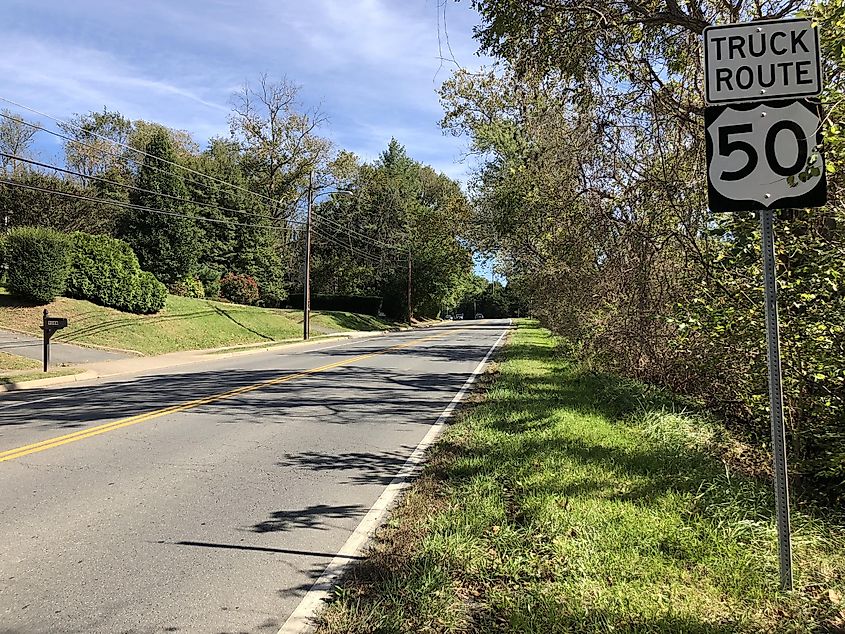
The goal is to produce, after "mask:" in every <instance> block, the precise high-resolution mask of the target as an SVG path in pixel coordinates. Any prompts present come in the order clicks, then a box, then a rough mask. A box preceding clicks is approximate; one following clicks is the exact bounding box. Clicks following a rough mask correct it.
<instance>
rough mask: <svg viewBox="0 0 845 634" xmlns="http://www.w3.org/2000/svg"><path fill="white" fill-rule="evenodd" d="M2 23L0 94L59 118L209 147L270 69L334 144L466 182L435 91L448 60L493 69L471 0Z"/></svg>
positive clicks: (270, 4)
mask: <svg viewBox="0 0 845 634" xmlns="http://www.w3.org/2000/svg"><path fill="white" fill-rule="evenodd" d="M443 2H446V4H445V6H444V5H443V4H442V3H443ZM444 9H445V22H444ZM3 13H4V20H3V21H2V22H0V38H2V41H3V45H4V46H3V48H4V54H3V55H2V56H0V76H2V77H3V82H2V87H1V88H0V96H2V97H6V98H8V99H12V100H14V101H17V102H19V103H21V104H24V105H26V106H29V107H32V108H35V109H38V110H41V111H43V112H45V113H47V114H50V115H52V116H55V117H59V118H67V117H69V116H70V115H71V114H73V113H75V112H88V111H91V110H100V109H102V108H103V107H104V106H105V107H108V108H109V109H112V110H118V111H120V112H121V113H122V114H123V115H125V116H127V117H129V118H131V119H145V120H148V121H156V122H159V123H163V124H165V125H168V126H170V127H173V128H178V129H183V130H187V131H189V132H190V133H191V134H192V135H193V137H194V139H195V140H196V141H197V142H198V143H200V145H203V144H204V143H205V142H206V141H207V140H208V139H209V138H210V137H211V136H214V135H226V134H227V133H228V126H227V122H226V117H227V114H228V112H229V110H230V103H231V96H232V93H233V92H235V91H236V90H238V88H239V87H241V86H242V85H243V83H244V81H247V80H253V81H254V80H255V79H256V78H257V77H258V76H259V75H260V74H261V73H267V74H268V76H269V77H270V78H281V77H286V78H287V79H288V80H289V81H292V82H294V83H296V84H298V85H299V86H301V93H300V95H301V98H302V101H303V105H304V106H305V108H313V107H315V106H319V107H320V109H321V110H322V112H323V113H325V115H326V116H327V118H328V121H327V124H326V125H325V126H324V127H323V128H322V130H320V133H321V134H322V135H323V136H327V137H329V138H330V139H332V140H333V141H334V142H335V144H336V145H337V146H338V147H342V148H344V149H347V150H351V151H353V152H355V153H356V154H358V155H359V156H360V157H362V158H363V159H364V160H372V159H374V158H376V157H377V156H378V154H379V153H380V152H381V151H382V150H383V149H384V148H385V147H386V146H387V143H388V141H389V140H390V138H391V136H395V137H396V138H397V139H398V140H399V141H400V142H401V143H403V144H404V145H405V147H406V149H407V151H408V153H409V154H410V155H411V156H412V157H413V158H415V159H417V160H419V161H422V162H424V163H428V164H430V165H432V166H433V167H435V168H436V169H438V170H440V171H443V172H445V173H446V174H448V175H449V176H451V177H453V178H457V179H458V180H461V181H465V180H466V175H467V173H468V167H467V166H466V165H464V164H462V163H461V162H460V161H461V158H462V156H463V152H464V149H465V145H464V141H462V140H461V139H456V138H454V137H451V136H446V135H443V133H442V132H441V130H440V128H439V120H440V118H441V116H442V109H441V106H440V104H439V101H438V97H437V93H436V90H437V88H438V87H439V86H440V84H441V83H442V82H443V81H445V80H446V79H448V78H449V76H450V74H451V72H452V70H453V69H454V68H455V64H454V63H452V62H445V61H441V59H440V57H441V54H442V56H443V57H450V58H451V57H452V56H454V59H455V60H457V61H458V62H459V63H460V64H461V65H462V66H464V67H466V68H470V69H473V68H478V67H479V66H480V65H481V64H482V63H485V62H487V61H489V60H485V59H483V58H480V57H478V56H477V55H476V49H477V46H476V43H475V41H474V40H473V39H472V28H473V26H475V25H476V24H477V23H478V21H479V19H478V15H477V14H476V13H475V12H474V11H473V10H472V9H471V8H470V7H469V2H468V0H465V1H463V2H457V3H456V2H452V1H451V0H308V1H294V0H249V1H242V0H203V1H199V0H170V1H164V0H143V1H141V2H121V1H108V0H99V1H95V0H72V1H65V2H56V1H48V0H5V2H4V11H3ZM447 33H448V38H447ZM447 39H448V46H449V47H450V48H451V50H449V48H447ZM0 106H3V107H8V104H3V103H0ZM11 109H13V110H15V108H11ZM35 118H37V117H35ZM42 123H44V124H47V123H49V122H48V121H44V120H42ZM42 136H43V138H42V139H39V140H38V148H39V150H40V153H41V154H42V156H43V158H46V159H48V160H55V159H58V158H59V157H60V155H61V149H60V147H59V146H58V145H56V143H57V142H58V140H57V139H54V138H53V137H50V136H47V135H42ZM51 144H52V145H51ZM477 268H478V270H479V272H480V273H481V272H483V270H484V268H485V267H484V266H482V265H479V266H478V267H477ZM487 270H488V271H489V269H487ZM488 274H489V273H488Z"/></svg>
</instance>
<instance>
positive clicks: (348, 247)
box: [315, 230, 397, 265]
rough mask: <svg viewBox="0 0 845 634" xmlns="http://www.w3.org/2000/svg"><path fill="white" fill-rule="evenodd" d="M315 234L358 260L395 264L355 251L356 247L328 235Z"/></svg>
mask: <svg viewBox="0 0 845 634" xmlns="http://www.w3.org/2000/svg"><path fill="white" fill-rule="evenodd" d="M315 233H316V234H317V235H318V236H320V237H321V238H323V239H324V240H328V241H329V242H331V243H333V244H335V245H336V246H339V247H342V248H344V249H346V250H348V251H349V252H350V253H351V254H352V255H355V256H358V257H360V258H363V259H366V260H369V261H370V262H372V263H373V264H383V263H385V262H387V263H389V264H394V265H395V264H397V262H396V261H392V260H386V259H384V258H380V257H378V256H374V255H372V254H370V253H367V252H366V251H362V250H360V249H357V248H356V247H353V246H352V245H350V244H347V243H345V242H343V241H342V240H338V239H336V238H334V237H332V236H330V235H327V234H324V233H320V232H319V231H316V230H315Z"/></svg>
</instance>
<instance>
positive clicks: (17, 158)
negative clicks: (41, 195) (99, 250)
mask: <svg viewBox="0 0 845 634" xmlns="http://www.w3.org/2000/svg"><path fill="white" fill-rule="evenodd" d="M0 156H5V157H7V158H10V159H12V160H15V161H21V162H23V163H27V164H29V165H36V166H38V167H43V168H45V169H50V170H54V171H56V172H62V173H63V174H68V175H70V176H78V177H79V178H87V179H89V180H95V181H99V182H101V183H106V184H107V185H115V186H117V187H125V188H127V189H132V190H135V191H138V192H143V193H145V194H152V195H154V196H163V197H164V198H169V199H171V200H175V201H177V202H182V203H187V204H190V205H197V206H200V207H208V208H211V209H218V210H220V211H229V212H232V213H242V214H247V215H250V216H256V217H258V218H263V219H265V220H271V218H269V217H268V216H262V215H260V214H255V213H251V212H248V211H246V210H244V209H231V208H229V207H220V206H218V205H215V204H214V203H204V202H201V201H196V200H191V199H187V198H180V197H179V196H173V195H172V194H165V193H164V192H155V191H152V190H151V189H144V188H143V187H137V186H135V185H128V184H126V183H120V182H118V181H113V180H110V179H108V178H103V177H102V176H92V175H88V174H83V173H81V172H76V171H74V170H69V169H65V168H63V167H59V166H58V165H50V164H49V163H42V162H41V161H35V160H33V159H28V158H24V157H23V156H17V155H15V154H7V153H6V152H0ZM286 222H290V223H292V224H299V225H304V224H305V223H304V222H302V221H299V220H287V221H286Z"/></svg>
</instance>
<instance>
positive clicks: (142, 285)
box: [130, 271, 167, 315]
mask: <svg viewBox="0 0 845 634" xmlns="http://www.w3.org/2000/svg"><path fill="white" fill-rule="evenodd" d="M165 303H167V287H166V286H165V285H164V284H162V283H161V282H159V281H158V280H157V279H156V276H155V275H153V274H152V273H150V272H149V271H141V273H140V275H139V276H138V277H137V279H136V282H135V300H134V302H133V304H132V307H131V309H130V312H133V313H138V314H140V315H151V314H153V313H157V312H158V311H160V310H161V309H162V308H164V305H165Z"/></svg>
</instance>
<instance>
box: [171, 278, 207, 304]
mask: <svg viewBox="0 0 845 634" xmlns="http://www.w3.org/2000/svg"><path fill="white" fill-rule="evenodd" d="M168 290H169V291H170V292H171V293H172V294H173V295H180V296H182V297H194V298H196V299H202V298H203V297H205V287H204V286H203V283H202V282H201V281H200V280H198V279H197V278H195V277H194V276H193V275H189V276H188V277H186V278H185V279H184V280H182V281H180V282H175V283H174V284H171V285H170V286H169V287H168Z"/></svg>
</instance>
